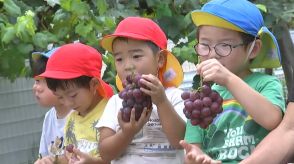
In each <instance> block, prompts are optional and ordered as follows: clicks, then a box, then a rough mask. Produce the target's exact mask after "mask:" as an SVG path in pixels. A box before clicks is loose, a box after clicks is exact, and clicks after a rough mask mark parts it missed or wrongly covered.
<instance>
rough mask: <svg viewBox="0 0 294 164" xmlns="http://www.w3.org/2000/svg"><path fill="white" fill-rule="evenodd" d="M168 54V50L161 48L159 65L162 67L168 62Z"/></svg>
mask: <svg viewBox="0 0 294 164" xmlns="http://www.w3.org/2000/svg"><path fill="white" fill-rule="evenodd" d="M167 54H168V52H167V50H160V52H159V54H158V55H159V56H158V66H159V68H162V67H163V66H164V64H165V62H166V55H167Z"/></svg>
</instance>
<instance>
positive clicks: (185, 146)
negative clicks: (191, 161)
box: [180, 140, 192, 152]
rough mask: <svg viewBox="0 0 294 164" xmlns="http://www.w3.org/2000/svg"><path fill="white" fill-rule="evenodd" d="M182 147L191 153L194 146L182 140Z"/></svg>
mask: <svg viewBox="0 0 294 164" xmlns="http://www.w3.org/2000/svg"><path fill="white" fill-rule="evenodd" d="M180 145H181V146H182V147H183V148H184V149H185V151H186V152H190V150H191V149H192V145H190V144H188V143H187V142H186V141H185V140H181V141H180Z"/></svg>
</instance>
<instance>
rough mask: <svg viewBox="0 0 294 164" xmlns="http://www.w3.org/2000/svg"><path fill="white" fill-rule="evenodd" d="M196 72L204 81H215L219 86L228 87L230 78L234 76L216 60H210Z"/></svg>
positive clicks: (200, 65)
mask: <svg viewBox="0 0 294 164" xmlns="http://www.w3.org/2000/svg"><path fill="white" fill-rule="evenodd" d="M196 71H197V72H198V73H199V74H200V76H202V78H203V80H204V81H213V82H215V83H217V84H219V85H222V86H226V84H227V82H228V80H229V77H231V75H233V73H232V72H231V71H229V70H228V69H227V68H226V67H224V66H223V65H222V64H221V63H220V62H219V61H218V60H216V59H208V60H205V61H203V62H201V63H200V64H198V65H197V66H196Z"/></svg>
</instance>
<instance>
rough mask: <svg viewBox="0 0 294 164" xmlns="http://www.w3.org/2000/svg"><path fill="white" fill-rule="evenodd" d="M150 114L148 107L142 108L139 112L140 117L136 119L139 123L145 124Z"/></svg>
mask: <svg viewBox="0 0 294 164" xmlns="http://www.w3.org/2000/svg"><path fill="white" fill-rule="evenodd" d="M150 115H151V111H150V109H147V108H146V107H145V108H144V109H143V112H142V114H141V117H140V118H139V120H138V123H139V124H140V125H141V124H145V123H146V122H147V121H148V120H149V118H150Z"/></svg>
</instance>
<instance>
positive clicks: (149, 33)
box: [96, 17, 186, 164]
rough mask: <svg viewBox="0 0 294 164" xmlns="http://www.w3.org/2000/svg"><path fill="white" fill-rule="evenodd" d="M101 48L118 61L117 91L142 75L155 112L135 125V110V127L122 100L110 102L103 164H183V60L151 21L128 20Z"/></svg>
mask: <svg viewBox="0 0 294 164" xmlns="http://www.w3.org/2000/svg"><path fill="white" fill-rule="evenodd" d="M101 45H102V47H103V48H104V49H106V50H107V51H109V52H111V53H112V54H113V56H114V60H115V67H116V70H117V74H118V76H117V79H116V80H117V81H116V82H117V86H118V88H119V89H120V90H121V89H122V86H121V80H125V79H126V77H127V75H130V74H132V73H138V74H142V78H143V79H141V80H140V82H141V83H143V84H144V85H146V86H147V87H148V88H150V89H149V90H147V89H144V88H140V89H141V90H142V91H143V92H144V93H146V94H148V95H150V96H151V99H152V103H153V105H152V108H153V109H152V110H150V109H146V108H145V109H144V111H143V113H142V115H141V117H140V119H139V120H138V121H136V120H135V118H134V117H135V116H134V114H135V111H134V109H132V112H131V113H132V114H131V119H130V122H124V121H123V120H122V115H121V112H120V108H122V99H120V98H119V96H118V94H117V95H114V96H113V97H111V99H110V100H109V101H108V103H107V105H106V107H105V110H104V113H103V115H102V116H101V118H100V120H99V123H98V124H97V126H96V127H97V128H98V129H99V132H100V143H99V151H100V154H101V157H102V159H105V160H107V161H110V160H111V163H113V164H116V163H117V164H133V163H158V162H159V163H161V164H179V163H183V157H184V151H183V149H182V148H181V146H180V145H179V141H180V140H181V139H183V137H184V133H185V121H186V120H185V116H184V114H183V107H184V105H183V100H182V99H181V93H182V91H181V90H180V89H178V88H176V87H177V86H178V85H180V84H181V82H182V79H183V71H182V68H181V65H180V64H179V62H178V60H177V59H176V58H175V56H173V55H172V54H171V53H170V52H169V51H167V50H166V48H167V38H166V36H165V34H164V32H163V31H162V30H161V28H160V27H159V26H158V25H157V24H156V23H155V22H153V21H152V20H150V19H147V18H140V17H127V18H125V19H124V20H122V21H121V22H120V23H119V24H118V26H117V28H116V30H115V32H114V33H113V34H112V35H108V36H105V37H104V38H103V39H102V41H101Z"/></svg>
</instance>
